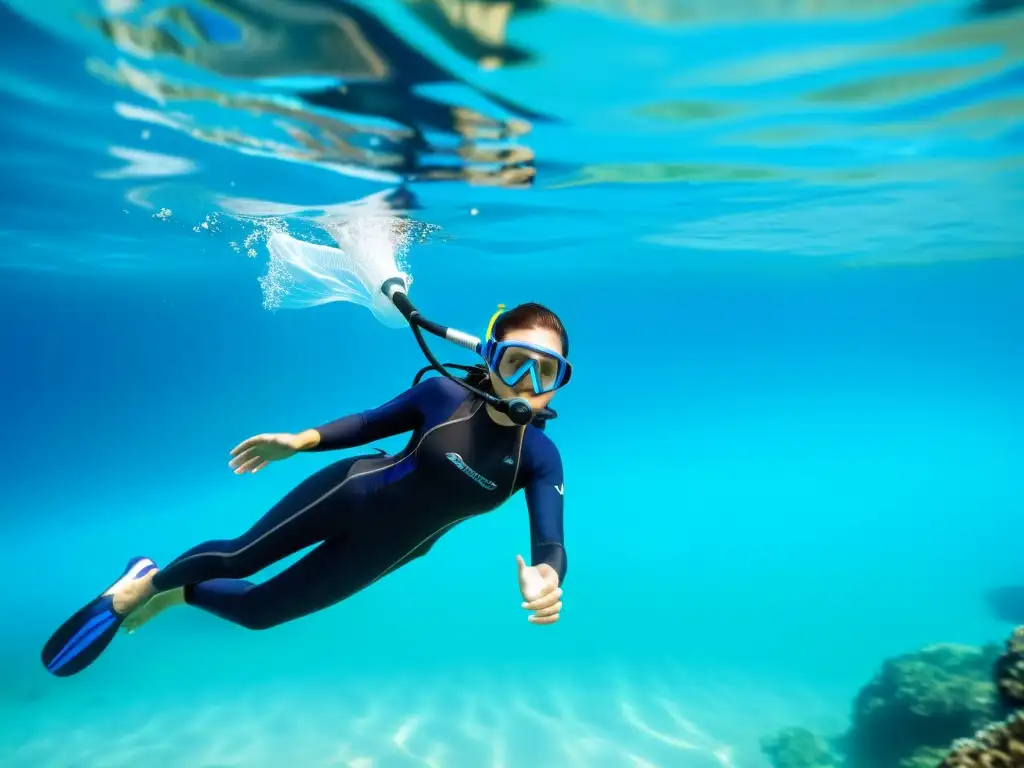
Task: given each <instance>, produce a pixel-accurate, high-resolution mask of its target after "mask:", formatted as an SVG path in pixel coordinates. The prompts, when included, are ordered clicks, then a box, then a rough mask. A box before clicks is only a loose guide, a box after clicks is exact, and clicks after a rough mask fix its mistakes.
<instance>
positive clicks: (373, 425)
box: [297, 378, 439, 451]
mask: <svg viewBox="0 0 1024 768" xmlns="http://www.w3.org/2000/svg"><path fill="white" fill-rule="evenodd" d="M438 385H439V380H438V379H433V378H431V379H425V380H424V381H422V382H420V383H419V384H417V385H416V386H414V387H412V388H411V389H407V390H406V391H405V392H403V393H402V394H400V395H399V396H398V397H396V398H394V399H393V400H390V401H388V402H386V403H384V405H382V406H379V407H377V408H372V409H370V410H368V411H363V412H362V413H353V414H351V415H349V416H343V417H342V418H340V419H335V420H334V421H331V422H329V423H327V424H324V425H322V426H319V427H316V428H315V429H307V430H305V431H304V432H300V433H299V434H298V435H297V437H298V438H299V445H300V450H303V451H336V450H340V449H342V448H355V447H357V446H360V445H366V444H367V443H372V442H373V441H375V440H382V439H384V438H385V437H392V436H394V435H400V434H402V433H403V432H411V431H412V430H414V429H416V428H417V427H419V426H420V425H421V424H423V416H424V408H423V404H424V400H425V399H427V398H430V397H431V396H432V395H431V393H432V392H434V391H436V388H437V387H438Z"/></svg>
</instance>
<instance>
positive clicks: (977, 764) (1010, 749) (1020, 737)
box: [940, 713, 1024, 768]
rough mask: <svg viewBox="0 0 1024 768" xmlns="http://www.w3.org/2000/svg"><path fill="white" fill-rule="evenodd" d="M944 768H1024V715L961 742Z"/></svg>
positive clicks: (957, 743) (997, 724) (944, 762)
mask: <svg viewBox="0 0 1024 768" xmlns="http://www.w3.org/2000/svg"><path fill="white" fill-rule="evenodd" d="M940 768H1024V714H1021V713H1018V714H1016V715H1014V716H1013V717H1011V718H1009V719H1008V720H1007V721H1006V722H1003V723H996V724H994V725H991V726H989V727H988V728H986V729H985V730H983V731H980V732H979V733H977V734H976V735H975V736H974V738H973V739H961V740H959V741H957V742H956V744H954V745H953V751H952V752H950V753H949V755H948V756H947V757H946V759H945V760H943V761H942V763H941V764H940Z"/></svg>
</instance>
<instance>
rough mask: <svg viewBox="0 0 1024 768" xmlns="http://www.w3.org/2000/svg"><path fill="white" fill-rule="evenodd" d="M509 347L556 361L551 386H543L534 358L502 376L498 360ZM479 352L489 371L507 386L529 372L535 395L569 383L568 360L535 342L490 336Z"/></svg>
mask: <svg viewBox="0 0 1024 768" xmlns="http://www.w3.org/2000/svg"><path fill="white" fill-rule="evenodd" d="M510 347H516V348H518V349H528V350H530V351H532V352H537V353H539V354H543V355H547V356H548V357H551V358H553V359H554V360H556V361H558V372H557V373H556V374H555V380H554V382H553V383H552V384H551V386H549V387H545V386H544V383H543V381H542V380H541V376H540V371H539V370H538V368H537V361H536V360H527V361H526V362H525V363H523V364H522V365H521V366H520V367H519V369H518V370H517V371H516V372H515V373H514V374H513V375H512V376H510V377H507V376H502V375H501V374H500V373H498V362H499V361H500V360H501V356H502V355H503V354H505V350H507V349H509V348H510ZM480 354H481V356H482V357H483V359H484V362H485V363H487V367H488V368H489V369H490V370H491V372H492V373H494V374H495V375H497V376H498V377H499V378H500V379H501V380H502V381H503V382H505V384H506V385H507V386H509V387H514V386H515V385H516V384H517V383H518V382H519V381H520V380H521V379H522V378H523V377H524V376H526V375H527V374H529V376H530V383H531V384H532V385H533V393H534V394H535V395H543V394H546V393H548V392H553V391H554V390H556V389H559V388H561V387H564V386H565V385H566V384H568V383H569V379H570V378H572V365H571V364H570V363H569V361H568V360H566V359H565V358H564V357H562V356H561V355H560V354H558V353H557V352H555V351H553V350H550V349H548V348H547V347H541V346H539V345H537V344H530V343H528V342H525V341H496V340H494V339H493V338H491V339H488V340H487V342H486V343H485V344H484V348H483V350H481V353H480Z"/></svg>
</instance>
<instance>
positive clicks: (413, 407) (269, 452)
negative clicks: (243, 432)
mask: <svg viewBox="0 0 1024 768" xmlns="http://www.w3.org/2000/svg"><path fill="white" fill-rule="evenodd" d="M439 386H444V383H443V380H442V379H437V378H431V379H426V380H424V381H422V382H420V383H419V384H417V385H416V386H414V387H412V388H411V389H407V390H406V391H405V392H403V393H402V394H400V395H399V396H398V397H396V398H394V399H393V400H391V401H389V402H387V403H385V404H384V405H382V406H380V407H378V408H372V409H370V410H368V411H363V412H362V413H354V414H351V415H349V416H343V417H342V418H340V419H336V420H334V421H331V422H329V423H327V424H324V425H323V426H320V427H316V428H315V429H306V430H303V431H302V432H299V433H297V434H291V433H288V432H278V433H267V434H262V435H256V436H255V437H250V438H249V439H248V440H245V441H244V442H242V443H239V444H238V445H236V446H235V448H234V449H233V450H232V451H231V456H232V458H231V461H230V462H229V466H230V467H231V468H232V469H233V470H234V472H235V474H236V475H244V474H247V473H248V474H252V473H255V472H259V471H260V470H261V469H263V467H265V466H267V464H270V463H271V462H274V461H282V460H284V459H287V458H289V457H291V456H294V455H295V454H296V453H300V452H304V451H308V452H316V451H336V450H340V449H342V448H355V447H356V446H359V445H366V444H367V443H371V442H373V441H374V440H381V439H383V438H385V437H391V436H393V435H399V434H401V433H403V432H410V431H412V430H414V429H416V428H417V427H419V426H420V425H421V424H423V420H424V414H425V413H426V408H427V407H428V406H429V402H430V401H436V400H437V397H436V395H435V394H433V393H435V392H436V389H437V387H439Z"/></svg>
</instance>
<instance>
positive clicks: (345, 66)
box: [85, 0, 551, 188]
mask: <svg viewBox="0 0 1024 768" xmlns="http://www.w3.org/2000/svg"><path fill="white" fill-rule="evenodd" d="M410 5H411V6H413V7H414V8H413V10H416V11H417V12H418V15H419V16H421V17H423V18H424V19H425V20H426V21H427V22H429V24H430V26H431V27H432V28H434V29H437V30H440V32H441V35H442V37H444V38H445V39H447V40H450V41H454V43H453V45H455V46H456V47H457V49H461V50H466V51H467V52H470V53H472V54H473V55H474V57H475V58H477V59H478V60H479V61H483V62H485V63H486V64H487V65H488V66H490V67H493V66H499V65H501V64H503V63H504V62H508V61H517V62H521V61H524V60H525V59H526V58H527V55H526V53H525V52H524V51H521V50H519V49H513V48H511V47H509V46H506V45H505V44H504V42H503V41H504V29H505V25H507V23H508V19H509V17H510V15H511V13H512V12H513V11H514V10H515V7H516V6H517V5H519V4H514V3H510V2H505V3H497V4H494V3H462V4H461V5H460V4H455V5H454V6H453V5H451V4H446V6H445V7H447V8H448V9H449V11H450V10H451V9H452V8H455V7H462V8H463V10H464V12H463V13H462V14H461V15H459V14H454V15H452V14H451V13H449V15H444V14H441V15H440V16H439V15H438V14H437V13H434V12H433V11H430V10H429V9H428V8H427V7H426V6H427V5H429V4H424V3H411V4H410ZM477 6H479V8H477ZM439 8H440V6H439ZM472 8H477V10H476V11H475V12H470V10H469V9H472ZM85 23H86V25H87V26H91V27H92V28H94V29H95V30H97V31H98V32H100V33H101V34H102V35H103V36H104V37H105V38H106V39H107V40H109V41H110V42H111V43H113V44H114V45H115V46H116V47H117V48H118V50H119V51H121V52H122V53H124V54H126V55H128V56H130V57H135V58H140V59H147V60H159V59H161V58H162V59H176V60H177V61H179V62H182V63H185V64H187V65H190V66H192V67H195V68H197V69H199V70H202V72H197V73H196V76H195V77H194V78H191V77H190V79H189V80H188V81H183V80H181V79H180V78H179V79H174V78H172V77H171V76H169V75H168V74H167V73H165V72H161V71H157V70H151V69H144V68H142V66H141V65H138V64H136V63H131V62H129V61H126V60H125V59H119V60H118V61H117V62H116V63H114V64H111V63H109V62H104V61H97V60H92V61H90V64H89V68H90V71H92V72H93V73H94V74H96V75H98V76H100V77H102V78H103V79H105V80H107V81H108V82H113V83H116V84H118V85H121V86H124V87H128V88H130V89H132V90H134V91H135V92H136V93H138V94H140V95H143V96H146V97H148V98H150V99H152V100H154V101H156V102H157V103H159V104H161V105H163V104H164V103H166V102H168V101H178V102H203V103H204V105H205V109H203V110H202V112H201V114H204V115H205V114H208V113H209V106H210V105H213V106H215V107H216V109H217V112H218V113H220V114H221V115H223V114H224V113H228V114H230V112H231V111H232V110H234V111H236V112H238V111H241V112H245V113H247V114H248V116H250V117H252V118H256V122H255V123H254V129H252V130H242V129H237V128H233V129H230V130H225V129H219V128H212V127H210V126H209V125H208V121H209V118H206V121H207V124H206V125H204V124H200V122H199V118H198V114H200V110H199V109H196V110H195V111H194V113H192V114H189V113H185V115H184V116H183V115H182V113H181V112H180V111H179V112H176V113H175V115H174V116H167V115H162V116H161V117H160V118H159V119H155V118H154V119H153V122H157V121H159V122H163V123H165V124H166V123H167V122H168V121H170V122H172V123H174V126H173V127H176V128H178V129H180V130H184V131H186V132H188V133H190V134H191V135H193V136H194V137H195V138H198V139H201V140H204V141H209V142H213V143H217V144H221V145H226V146H233V147H236V148H242V147H246V148H249V149H252V150H257V151H260V152H264V153H268V154H272V155H275V156H280V157H284V158H287V159H292V160H300V161H303V162H308V163H313V164H320V165H332V166H335V167H336V168H337V169H339V170H345V169H349V170H350V171H351V172H352V173H353V174H354V175H361V174H360V171H370V172H376V173H384V174H390V175H391V176H392V177H393V178H394V179H395V180H397V181H464V182H467V183H469V184H473V185H486V186H497V187H506V188H524V187H529V186H531V185H532V183H533V180H534V177H535V175H536V169H535V166H534V152H533V150H532V149H530V148H529V147H528V146H525V145H524V144H523V143H522V139H523V137H525V136H526V135H528V134H529V133H530V132H531V130H532V127H533V123H534V122H538V121H550V120H551V118H549V117H546V116H544V115H541V114H539V113H537V112H534V111H532V110H530V109H528V108H526V107H523V106H521V105H518V104H515V103H512V102H510V101H508V100H506V99H504V98H502V97H501V96H499V95H496V94H492V93H487V92H484V91H482V90H481V89H479V88H476V87H475V86H473V85H471V84H470V83H468V82H466V81H465V80H464V79H462V78H460V77H458V76H457V75H455V74H454V73H452V72H450V71H449V70H447V69H445V68H444V67H442V66H441V65H439V64H437V63H436V62H435V61H433V60H432V59H431V58H430V57H429V56H428V55H426V54H424V53H422V52H420V51H419V50H417V49H416V48H415V47H413V46H412V45H410V44H409V43H408V42H406V41H405V40H403V39H402V38H401V37H399V36H398V35H397V34H396V33H395V32H393V31H392V30H390V29H389V28H388V27H387V26H386V25H385V24H384V23H383V22H382V21H381V20H380V19H379V18H377V17H376V16H375V15H374V14H373V13H371V12H370V11H368V10H366V9H364V8H361V7H358V6H356V5H353V4H352V3H349V2H331V3H329V4H327V3H322V2H309V3H285V2H273V1H266V0H264V1H262V2H256V1H255V0H203V2H202V3H201V4H200V3H179V4H175V5H170V6H160V7H156V6H154V7H152V8H151V9H149V6H148V5H147V4H145V3H141V4H139V5H137V6H136V7H135V8H134V9H133V10H132V12H131V13H130V14H128V15H125V16H116V17H115V16H107V17H99V18H92V19H89V20H87V21H86V22H85ZM468 41H476V42H475V43H472V44H470V42H468ZM208 75H214V76H220V77H222V78H231V79H243V80H247V81H258V85H259V86H260V88H259V89H258V91H256V92H248V93H241V92H236V91H235V90H234V89H233V88H231V87H225V86H223V85H214V84H213V80H214V78H210V77H209V76H208ZM424 86H448V87H451V86H455V87H457V88H461V89H464V90H466V91H467V96H468V97H469V98H472V99H473V100H474V101H479V100H480V97H481V96H482V97H484V98H485V99H486V100H487V101H488V102H490V104H492V105H494V107H495V112H498V113H504V115H501V116H499V115H496V114H485V113H484V112H482V111H480V110H478V109H474V108H470V107H463V106H458V105H456V104H451V103H448V102H446V101H443V100H441V99H439V98H435V97H432V96H430V95H427V94H426V93H424V91H423V90H422V89H423V87H424ZM268 89H270V91H271V92H269V93H268V92H267V91H268ZM151 117H152V116H151ZM267 118H269V119H267Z"/></svg>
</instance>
